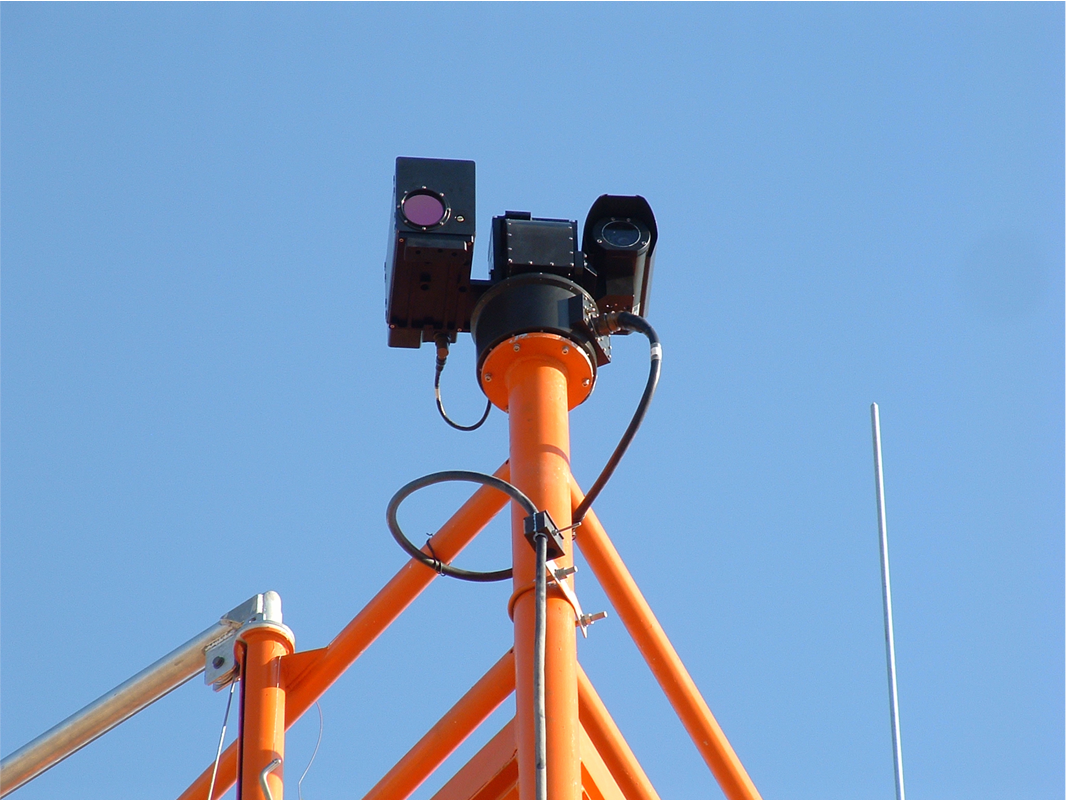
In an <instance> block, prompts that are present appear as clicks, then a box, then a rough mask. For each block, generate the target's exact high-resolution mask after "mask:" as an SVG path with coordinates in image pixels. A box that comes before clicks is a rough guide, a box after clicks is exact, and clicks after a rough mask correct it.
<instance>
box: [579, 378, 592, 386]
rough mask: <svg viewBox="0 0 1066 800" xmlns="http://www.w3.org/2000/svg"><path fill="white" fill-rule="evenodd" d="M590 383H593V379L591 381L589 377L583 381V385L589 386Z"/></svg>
mask: <svg viewBox="0 0 1066 800" xmlns="http://www.w3.org/2000/svg"><path fill="white" fill-rule="evenodd" d="M590 383H592V381H590V380H589V379H588V378H585V380H583V381H581V385H582V386H588V385H589V384H590Z"/></svg>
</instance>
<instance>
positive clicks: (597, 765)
mask: <svg viewBox="0 0 1066 800" xmlns="http://www.w3.org/2000/svg"><path fill="white" fill-rule="evenodd" d="M580 733H581V737H580V742H581V796H582V798H586V799H587V800H633V798H632V797H627V796H626V794H625V793H624V792H623V791H622V787H620V786H619V785H618V781H616V780H615V778H614V775H612V774H611V770H610V768H609V767H608V766H607V764H606V762H605V761H604V760H603V756H602V755H601V754H600V751H599V750H598V749H597V748H596V745H594V744H593V743H592V739H591V738H589V733H588V731H587V730H585V729H584V728H583V727H582V728H581V729H580Z"/></svg>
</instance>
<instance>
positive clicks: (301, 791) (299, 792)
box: [296, 700, 323, 800]
mask: <svg viewBox="0 0 1066 800" xmlns="http://www.w3.org/2000/svg"><path fill="white" fill-rule="evenodd" d="M315 708H317V709H318V742H317V743H316V744H315V752H313V753H311V760H310V761H308V762H307V769H305V770H304V774H303V775H301V776H300V780H299V781H297V782H296V794H297V796H298V797H299V798H300V800H304V789H303V786H304V778H306V777H307V773H308V772H309V771H310V770H311V765H312V764H314V763H315V756H317V755H318V747H319V745H321V744H322V728H323V725H322V704H321V703H319V702H318V701H317V700H316V701H315Z"/></svg>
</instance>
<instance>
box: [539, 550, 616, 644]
mask: <svg viewBox="0 0 1066 800" xmlns="http://www.w3.org/2000/svg"><path fill="white" fill-rule="evenodd" d="M575 572H577V567H575V566H570V567H559V566H556V564H555V560H554V559H553V560H551V561H549V562H548V580H550V581H551V582H552V583H554V584H555V585H556V586H558V587H559V591H561V592H562V593H563V597H565V598H566V599H567V601H569V603H570V605H571V606H573V608H574V620H575V622H576V623H577V625H578V627H580V628H581V635H582V636H584V637H585V638H586V639H587V638H589V633H588V627H589V625H591V624H592V623H593V622H596V621H597V620H601V619H603V618H605V617H606V616H607V612H606V611H599V612H597V613H595V614H586V613H585V612H584V611H582V610H581V602H580V601H579V600H578V599H577V592H575V591H574V589H573V587H571V586H570V584H569V583H567V581H566V579H567V578H568V577H570V576H571V575H573V574H574V573H575Z"/></svg>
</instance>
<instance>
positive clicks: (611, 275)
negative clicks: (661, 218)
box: [581, 194, 659, 316]
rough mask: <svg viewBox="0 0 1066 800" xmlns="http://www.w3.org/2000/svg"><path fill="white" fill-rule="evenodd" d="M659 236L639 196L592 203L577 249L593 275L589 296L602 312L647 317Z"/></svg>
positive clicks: (605, 197)
mask: <svg viewBox="0 0 1066 800" xmlns="http://www.w3.org/2000/svg"><path fill="white" fill-rule="evenodd" d="M658 236H659V233H658V229H657V228H656V225H655V215H654V214H653V213H652V210H651V206H650V205H649V204H648V201H647V200H645V199H644V198H643V197H641V196H640V195H635V196H621V195H611V194H605V195H601V196H600V197H599V199H597V200H596V202H595V203H593V204H592V208H590V209H589V213H588V216H587V217H585V229H584V233H583V235H582V237H581V249H582V250H583V251H584V253H585V257H586V258H587V259H588V266H589V268H590V269H591V270H592V271H593V272H594V273H595V274H596V276H597V278H596V287H595V289H593V290H592V296H593V297H595V298H596V303H597V305H598V306H599V307H600V310H601V311H603V312H604V313H607V312H609V311H630V312H632V313H634V314H639V315H640V316H647V314H648V293H649V292H650V290H651V272H652V265H653V263H654V259H655V241H656V239H658Z"/></svg>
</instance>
